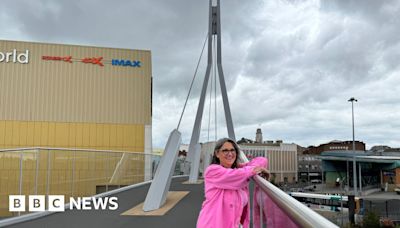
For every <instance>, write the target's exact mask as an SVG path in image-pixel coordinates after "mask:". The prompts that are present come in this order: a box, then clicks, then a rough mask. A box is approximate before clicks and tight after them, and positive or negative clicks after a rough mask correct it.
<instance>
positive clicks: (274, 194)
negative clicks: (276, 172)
mask: <svg viewBox="0 0 400 228" xmlns="http://www.w3.org/2000/svg"><path fill="white" fill-rule="evenodd" d="M239 158H240V160H241V161H243V162H248V161H249V160H248V159H247V157H246V156H245V155H244V153H243V152H242V151H241V152H240V154H239ZM253 180H254V182H255V190H254V200H253V201H254V203H253V227H255V228H259V227H260V228H261V227H286V228H295V227H315V228H320V227H324V228H330V227H332V228H333V227H338V226H337V225H335V224H333V223H332V222H331V221H329V220H328V219H326V218H324V217H323V216H322V215H320V214H318V213H317V212H315V211H313V210H311V209H310V208H308V207H307V206H305V205H303V204H302V203H301V202H299V201H298V200H296V199H294V198H293V197H291V196H290V195H288V194H286V193H285V192H284V191H282V190H280V189H279V188H278V187H276V186H274V185H273V184H271V183H270V182H269V181H266V180H265V179H263V178H261V177H260V176H258V175H256V176H254V177H253Z"/></svg>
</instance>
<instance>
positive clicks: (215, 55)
mask: <svg viewBox="0 0 400 228" xmlns="http://www.w3.org/2000/svg"><path fill="white" fill-rule="evenodd" d="M213 59H214V75H215V78H214V106H215V107H214V111H215V136H214V138H215V142H216V141H217V137H218V131H217V122H218V121H217V42H216V41H215V40H214V58H213ZM218 76H219V75H218Z"/></svg>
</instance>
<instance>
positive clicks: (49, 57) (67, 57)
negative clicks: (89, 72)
mask: <svg viewBox="0 0 400 228" xmlns="http://www.w3.org/2000/svg"><path fill="white" fill-rule="evenodd" d="M42 59H43V60H55V61H64V62H68V63H72V56H65V57H61V56H42Z"/></svg>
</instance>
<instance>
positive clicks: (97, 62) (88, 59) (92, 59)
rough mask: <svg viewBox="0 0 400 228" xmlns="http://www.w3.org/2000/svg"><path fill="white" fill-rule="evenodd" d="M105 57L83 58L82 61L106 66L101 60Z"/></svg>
mask: <svg viewBox="0 0 400 228" xmlns="http://www.w3.org/2000/svg"><path fill="white" fill-rule="evenodd" d="M102 59H103V57H98V58H83V59H81V61H82V62H83V63H92V64H97V65H99V66H104V65H103V63H102V62H101V60H102Z"/></svg>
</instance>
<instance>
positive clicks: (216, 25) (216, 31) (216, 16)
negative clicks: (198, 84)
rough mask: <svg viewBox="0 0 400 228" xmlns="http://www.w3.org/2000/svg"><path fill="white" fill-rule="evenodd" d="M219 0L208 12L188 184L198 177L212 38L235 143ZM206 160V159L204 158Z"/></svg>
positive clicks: (225, 106) (227, 122) (195, 180)
mask: <svg viewBox="0 0 400 228" xmlns="http://www.w3.org/2000/svg"><path fill="white" fill-rule="evenodd" d="M219 6H220V0H217V4H216V5H215V6H213V5H212V0H210V12H209V24H208V60H207V69H206V74H205V77H204V82H203V87H202V89H201V95H200V101H199V106H198V108H197V114H196V119H195V123H194V126H193V132H192V137H191V139H190V145H189V152H188V156H187V159H186V160H187V161H188V162H191V166H190V175H189V183H196V182H197V179H198V175H199V163H200V153H201V150H200V149H198V148H200V144H199V137H200V128H201V120H202V118H203V110H204V101H205V98H206V92H207V86H208V80H209V78H210V71H211V68H212V65H213V62H214V61H213V54H212V53H213V50H212V46H213V37H215V38H216V41H217V43H216V49H217V50H216V53H217V69H218V77H219V84H220V87H221V96H222V101H223V103H224V111H225V120H226V126H227V128H228V136H229V138H231V139H232V140H235V141H236V137H235V132H234V130H233V122H232V115H231V110H230V107H229V100H228V95H227V91H226V85H225V78H224V72H223V70H222V58H221V56H222V55H221V17H220V7H219ZM206 159H208V158H206Z"/></svg>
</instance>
